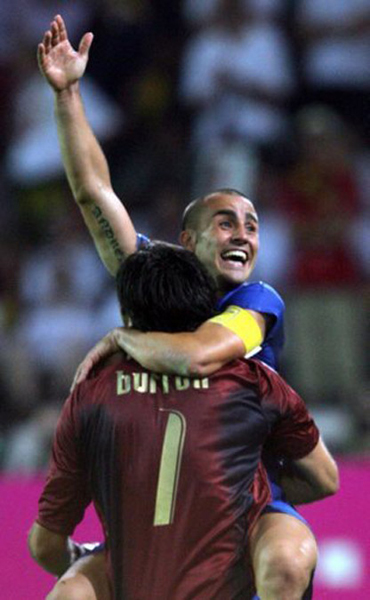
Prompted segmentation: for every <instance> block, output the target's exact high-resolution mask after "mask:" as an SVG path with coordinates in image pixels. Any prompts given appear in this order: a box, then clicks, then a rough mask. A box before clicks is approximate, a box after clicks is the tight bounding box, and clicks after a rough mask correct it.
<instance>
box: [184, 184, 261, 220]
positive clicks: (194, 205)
mask: <svg viewBox="0 0 370 600" xmlns="http://www.w3.org/2000/svg"><path fill="white" fill-rule="evenodd" d="M217 194H225V195H226V196H242V198H245V199H246V200H249V198H248V197H247V196H246V195H245V194H243V192H239V190H236V189H234V188H219V189H217V190H215V191H214V192H210V193H209V194H206V195H205V196H199V198H196V199H195V200H193V201H192V202H190V204H188V205H187V207H186V208H185V210H184V212H183V215H182V223H181V230H182V231H185V229H195V230H196V229H197V228H198V225H199V218H200V215H201V213H202V211H203V209H204V205H205V201H206V200H208V198H210V197H211V196H216V195H217Z"/></svg>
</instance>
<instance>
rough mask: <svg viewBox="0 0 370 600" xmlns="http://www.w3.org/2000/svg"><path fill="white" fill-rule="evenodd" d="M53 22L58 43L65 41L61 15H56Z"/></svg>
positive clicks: (64, 26)
mask: <svg viewBox="0 0 370 600" xmlns="http://www.w3.org/2000/svg"><path fill="white" fill-rule="evenodd" d="M54 21H55V23H56V25H57V27H58V31H59V39H60V41H61V42H63V41H64V40H67V39H68V33H67V28H66V25H65V23H64V20H63V17H61V15H56V17H55V19H54Z"/></svg>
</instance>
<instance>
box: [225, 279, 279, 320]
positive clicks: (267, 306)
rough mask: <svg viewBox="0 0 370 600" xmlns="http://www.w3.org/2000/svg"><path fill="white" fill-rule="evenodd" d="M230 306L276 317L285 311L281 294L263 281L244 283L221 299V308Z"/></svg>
mask: <svg viewBox="0 0 370 600" xmlns="http://www.w3.org/2000/svg"><path fill="white" fill-rule="evenodd" d="M230 304H234V305H236V306H240V307H241V308H246V309H250V310H255V311H256V312H261V313H267V314H271V315H274V316H275V317H280V316H281V315H282V314H283V313H284V311H285V304H284V300H283V299H282V297H281V296H280V294H279V293H278V292H277V291H276V290H275V289H274V288H273V287H272V286H270V285H269V284H268V283H264V282H263V281H258V282H254V283H243V284H242V285H240V286H239V287H237V288H236V289H235V290H232V291H231V292H229V293H228V294H226V295H225V296H224V297H223V298H222V299H221V301H220V308H221V309H224V308H226V306H229V305H230Z"/></svg>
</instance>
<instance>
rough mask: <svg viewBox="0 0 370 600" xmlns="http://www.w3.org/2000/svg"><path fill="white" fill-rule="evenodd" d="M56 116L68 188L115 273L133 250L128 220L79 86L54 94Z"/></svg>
mask: <svg viewBox="0 0 370 600" xmlns="http://www.w3.org/2000/svg"><path fill="white" fill-rule="evenodd" d="M55 115H56V121H57V127H58V136H59V142H60V148H61V153H62V158H63V164H64V167H65V171H66V175H67V178H68V182H69V185H70V187H71V190H72V193H73V196H74V198H75V200H76V202H77V204H78V206H79V208H80V210H81V213H82V215H83V218H84V220H85V223H86V225H87V227H88V229H89V231H90V234H91V235H92V237H93V240H94V242H95V245H96V248H97V250H98V253H99V255H100V257H101V259H102V261H103V262H104V264H105V266H106V267H107V269H108V270H109V271H110V273H112V274H113V275H115V274H116V272H117V270H118V268H119V265H120V264H121V262H122V260H123V259H124V257H125V255H128V254H131V253H132V252H134V251H135V249H136V232H135V229H134V226H133V224H132V222H131V219H130V217H129V215H128V213H127V211H126V209H125V208H124V206H123V204H122V203H121V201H120V199H119V198H118V197H117V196H116V195H115V193H114V191H113V189H112V185H111V179H110V173H109V168H108V164H107V161H106V158H105V156H104V153H103V151H102V149H101V147H100V144H99V142H98V140H97V139H96V137H95V135H94V133H93V131H92V129H91V127H90V124H89V123H88V121H87V118H86V115H85V110H84V106H83V102H82V98H81V95H80V91H79V83H78V82H76V83H74V84H73V85H71V86H70V87H68V88H67V89H64V90H62V91H57V92H55Z"/></svg>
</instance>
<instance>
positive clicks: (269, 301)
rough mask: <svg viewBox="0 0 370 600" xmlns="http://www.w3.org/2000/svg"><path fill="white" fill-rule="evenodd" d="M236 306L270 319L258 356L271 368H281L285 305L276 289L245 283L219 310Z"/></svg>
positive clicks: (230, 295)
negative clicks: (280, 357)
mask: <svg viewBox="0 0 370 600" xmlns="http://www.w3.org/2000/svg"><path fill="white" fill-rule="evenodd" d="M230 305H234V306H239V307H240V308H244V309H246V310H254V311H256V312H259V313H262V314H264V315H266V316H268V317H270V318H269V319H268V328H267V332H266V335H265V339H264V340H263V343H262V349H261V351H260V352H259V353H258V354H257V355H256V358H259V359H260V360H262V361H263V362H265V363H266V364H268V365H269V366H270V367H273V368H274V369H278V368H279V356H280V352H281V350H282V348H283V346H284V338H285V336H284V313H285V304H284V301H283V299H282V298H281V296H280V295H279V294H278V292H277V291H276V290H274V288H272V287H271V286H270V285H268V284H267V283H264V282H262V281H259V282H256V283H243V284H242V285H240V286H239V287H237V288H236V289H235V290H232V291H231V292H229V293H228V294H226V295H225V296H223V298H222V299H221V300H220V302H219V303H218V307H217V308H218V310H225V308H226V307H227V306H230Z"/></svg>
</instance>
